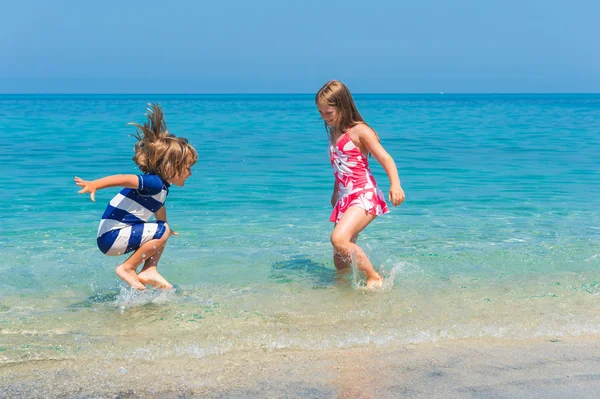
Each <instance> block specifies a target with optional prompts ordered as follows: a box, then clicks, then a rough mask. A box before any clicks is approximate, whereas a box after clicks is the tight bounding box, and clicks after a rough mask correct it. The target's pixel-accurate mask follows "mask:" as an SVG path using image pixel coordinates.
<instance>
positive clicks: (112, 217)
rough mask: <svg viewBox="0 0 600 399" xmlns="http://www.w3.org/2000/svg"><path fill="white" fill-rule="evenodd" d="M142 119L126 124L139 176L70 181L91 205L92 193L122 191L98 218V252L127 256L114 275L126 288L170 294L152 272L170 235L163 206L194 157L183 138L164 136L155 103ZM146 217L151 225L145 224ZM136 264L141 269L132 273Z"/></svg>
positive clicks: (166, 284)
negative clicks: (133, 128) (133, 131)
mask: <svg viewBox="0 0 600 399" xmlns="http://www.w3.org/2000/svg"><path fill="white" fill-rule="evenodd" d="M146 116H147V117H148V121H147V122H146V123H145V124H144V126H141V125H138V124H136V123H131V124H132V125H134V126H136V127H137V128H138V132H137V135H136V136H135V137H136V138H137V140H138V142H137V143H136V145H135V155H134V156H133V161H134V162H135V163H136V164H137V166H138V167H139V168H140V170H141V171H142V174H139V175H113V176H107V177H103V178H101V179H98V180H94V181H86V180H83V179H80V178H79V177H75V184H77V185H78V186H80V187H82V189H81V191H79V194H84V193H89V194H90V198H91V200H92V201H95V198H94V197H95V193H96V191H97V190H100V189H103V188H107V187H124V188H123V190H121V192H119V194H117V195H116V196H115V197H114V198H113V199H112V200H111V201H110V203H109V204H108V206H107V208H106V210H105V211H104V215H102V220H101V221H100V226H99V227H98V237H97V243H98V247H99V248H100V250H101V251H102V252H103V253H105V254H106V255H109V256H116V255H122V254H126V253H129V252H132V251H133V254H132V255H131V256H130V257H129V259H127V260H126V261H125V262H124V263H122V264H121V265H119V266H117V268H116V270H115V271H116V273H117V275H118V276H119V277H121V278H122V279H123V280H125V282H127V283H128V284H129V285H130V286H131V287H133V288H135V289H138V290H144V289H146V284H148V285H150V286H152V287H155V288H160V289H172V288H173V286H172V285H171V284H170V283H169V282H168V281H167V280H166V279H165V278H164V277H163V276H161V275H160V274H159V273H158V271H157V266H158V261H159V260H160V256H161V255H162V252H163V250H164V248H165V245H166V243H167V239H168V238H169V236H170V235H176V233H175V232H174V231H173V230H171V229H170V228H169V225H168V224H167V211H166V209H165V206H164V204H165V201H166V198H167V194H168V193H169V187H170V186H171V184H174V185H176V186H183V185H184V184H185V181H186V179H187V178H188V177H190V176H191V175H192V172H191V170H190V168H191V167H192V166H193V165H194V164H195V163H196V161H197V160H198V154H197V153H196V150H195V149H194V147H192V146H191V145H190V144H189V143H188V141H187V140H186V139H184V138H182V137H175V136H174V135H173V134H170V133H169V132H168V130H167V125H166V124H165V121H164V118H163V112H162V109H161V108H160V107H159V105H158V104H155V105H152V106H151V108H148V113H147V115H146ZM152 216H154V218H155V221H154V222H149V220H150V218H151V217H152ZM142 262H143V263H144V266H143V267H142V269H141V271H140V273H139V274H137V268H138V266H139V265H140V264H141V263H142Z"/></svg>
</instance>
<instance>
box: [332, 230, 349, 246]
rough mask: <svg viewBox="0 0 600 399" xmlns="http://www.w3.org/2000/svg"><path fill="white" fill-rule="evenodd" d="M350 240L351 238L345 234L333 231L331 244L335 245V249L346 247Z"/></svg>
mask: <svg viewBox="0 0 600 399" xmlns="http://www.w3.org/2000/svg"><path fill="white" fill-rule="evenodd" d="M349 242H350V240H349V239H348V237H346V236H345V235H344V234H339V233H337V232H335V231H334V232H333V233H331V245H333V247H334V248H335V249H343V248H346V247H347V246H348V243H349Z"/></svg>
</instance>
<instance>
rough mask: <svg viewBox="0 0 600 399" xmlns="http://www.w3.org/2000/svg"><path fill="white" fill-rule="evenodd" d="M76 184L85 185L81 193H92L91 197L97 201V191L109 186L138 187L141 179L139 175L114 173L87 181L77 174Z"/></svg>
mask: <svg viewBox="0 0 600 399" xmlns="http://www.w3.org/2000/svg"><path fill="white" fill-rule="evenodd" d="M75 184H77V185H78V186H79V187H83V188H82V189H81V190H80V191H79V194H85V193H90V199H91V200H92V201H94V202H95V201H96V199H95V198H94V197H95V195H96V191H97V190H100V189H103V188H107V187H126V188H134V189H137V188H138V187H139V180H138V177H137V175H112V176H106V177H103V178H101V179H98V180H94V181H87V180H83V179H81V178H79V177H77V176H75Z"/></svg>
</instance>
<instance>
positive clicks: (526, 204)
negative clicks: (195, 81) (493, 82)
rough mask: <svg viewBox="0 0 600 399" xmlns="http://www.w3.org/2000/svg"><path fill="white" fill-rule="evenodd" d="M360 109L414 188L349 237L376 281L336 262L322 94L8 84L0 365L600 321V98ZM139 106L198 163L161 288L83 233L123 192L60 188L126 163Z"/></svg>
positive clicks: (441, 99)
mask: <svg viewBox="0 0 600 399" xmlns="http://www.w3.org/2000/svg"><path fill="white" fill-rule="evenodd" d="M356 100H357V105H358V107H359V109H360V111H361V113H362V114H363V116H364V117H365V119H366V120H367V121H368V122H369V123H370V124H371V125H372V126H373V127H374V128H375V129H376V130H377V132H378V134H379V135H380V137H381V141H382V143H383V144H384V146H385V148H386V149H387V150H388V151H389V152H390V154H391V155H392V156H393V157H394V159H395V160H396V162H397V164H398V167H399V170H400V175H401V178H402V182H403V186H404V189H405V191H406V194H407V200H406V203H405V204H403V205H402V206H401V207H399V208H394V209H392V211H391V213H390V214H388V215H385V216H382V217H380V218H378V219H377V220H376V221H375V222H374V223H373V224H372V225H371V226H369V227H368V228H367V230H366V231H365V232H364V233H363V234H362V235H361V237H360V239H359V244H361V245H362V246H363V248H364V249H365V250H366V252H367V253H368V254H369V256H370V257H371V259H372V261H373V263H374V264H375V265H376V267H377V268H379V270H381V272H382V273H383V274H384V276H386V277H387V282H386V287H385V289H384V290H382V291H381V292H376V293H368V292H364V291H362V290H361V289H360V286H361V285H363V284H364V281H362V280H361V279H357V278H355V277H354V276H352V275H339V274H338V273H336V272H335V270H334V267H333V264H332V260H331V248H330V244H329V233H330V231H331V228H332V226H331V223H330V222H328V218H329V213H330V208H329V205H328V204H329V198H330V195H331V186H332V180H333V176H332V172H331V170H330V166H329V160H328V156H327V148H326V147H327V144H326V134H325V131H324V130H323V127H322V123H321V122H320V121H319V117H318V113H317V112H316V110H315V107H314V105H313V103H312V96H310V95H288V96H284V95H281V96H280V95H277V96H267V95H260V96H259V95H256V96H225V95H222V96H217V95H215V96H164V95H162V96H146V95H144V96H135V95H131V96H91V95H90V96H0V132H2V133H0V134H2V142H3V145H2V146H1V147H0V167H1V168H2V170H4V171H9V172H8V173H7V172H5V173H4V178H3V181H2V183H1V184H0V201H2V207H3V211H4V212H3V217H2V221H3V232H1V233H0V246H1V248H2V259H0V276H1V277H2V278H1V279H0V362H1V363H3V364H15V363H20V362H30V361H34V360H35V361H38V360H49V359H59V360H60V359H62V360H66V359H76V360H84V359H86V358H89V359H98V358H100V359H132V358H133V359H150V360H152V359H153V360H157V359H161V358H165V359H167V358H172V357H173V356H175V357H188V358H196V359H198V358H206V357H218V356H220V355H223V354H226V353H228V354H232V353H233V354H235V353H240V354H252V353H255V354H258V353H265V352H273V353H277V351H279V350H288V349H296V350H328V349H336V348H362V347H368V346H373V345H375V346H377V347H387V346H393V345H402V344H407V343H423V342H435V341H441V340H448V339H457V338H472V337H500V338H507V339H522V338H531V337H558V336H569V335H584V334H597V333H598V332H600V331H599V330H600V328H599V327H598V326H600V312H598V311H597V308H598V307H597V303H598V294H599V293H600V278H599V277H598V274H597V269H598V267H599V266H600V256H599V255H600V249H599V246H598V242H599V241H600V228H599V227H598V226H600V223H599V222H600V212H599V211H598V209H600V207H599V205H600V179H599V177H600V168H599V167H598V165H599V164H598V154H600V138H599V137H598V135H597V133H598V131H599V129H600V107H599V105H600V96H599V95H443V96H440V95H435V96H433V95H431V96H428V95H381V96H378V95H362V96H357V97H356ZM149 101H160V103H161V105H162V106H163V107H164V110H165V114H166V118H167V123H168V126H169V129H170V131H172V132H173V133H175V134H177V135H182V136H185V137H187V138H189V140H190V141H191V143H192V144H194V145H195V146H196V148H197V149H198V151H199V154H200V161H199V162H198V164H197V165H196V166H195V167H194V169H193V173H194V175H193V176H192V177H191V178H190V179H189V180H188V182H187V183H186V186H185V187H184V188H178V187H174V188H173V189H172V190H171V193H170V194H169V198H168V201H167V209H168V215H169V216H168V218H169V222H170V224H171V226H172V227H173V228H174V229H175V230H176V231H178V232H179V233H180V235H179V236H177V237H173V238H171V239H170V240H169V243H168V246H167V250H166V252H165V254H164V255H163V258H162V259H161V264H160V267H159V269H160V270H161V272H162V273H163V274H164V276H165V277H166V278H167V279H168V280H169V281H170V282H172V283H173V284H174V285H175V287H176V290H175V292H172V293H159V292H156V291H151V290H149V291H148V292H145V293H134V292H132V291H131V290H129V289H128V288H127V287H125V286H124V285H123V284H122V283H121V282H120V280H119V279H118V278H117V277H116V276H115V275H114V272H113V270H114V266H116V265H117V264H118V262H119V261H120V260H121V258H108V257H105V256H104V255H102V254H101V253H100V252H99V250H98V249H97V248H96V245H95V233H96V229H97V224H98V221H99V218H100V216H101V215H102V212H103V210H104V207H105V206H106V202H107V201H109V200H110V198H112V196H113V195H114V193H115V192H116V191H117V190H111V189H107V190H104V191H103V192H100V193H98V194H97V196H96V200H97V202H96V203H92V202H91V201H89V199H88V198H87V197H85V196H78V195H77V187H76V186H75V185H74V184H73V182H72V179H73V176H74V175H77V176H80V177H82V178H84V179H94V178H98V177H101V176H104V175H108V174H114V173H136V168H135V165H134V164H133V162H132V161H131V156H132V147H133V143H134V139H133V138H132V137H130V136H128V135H129V134H131V133H133V130H132V128H130V127H127V126H125V123H127V122H130V121H135V122H142V121H143V112H144V109H145V104H146V103H147V102H149ZM371 162H372V163H373V171H374V173H375V176H376V178H377V180H378V182H379V184H380V186H381V187H382V188H383V190H384V192H385V191H387V189H388V187H389V185H388V182H387V178H386V176H385V173H384V172H383V170H382V168H381V167H380V166H379V165H376V162H375V161H374V160H371Z"/></svg>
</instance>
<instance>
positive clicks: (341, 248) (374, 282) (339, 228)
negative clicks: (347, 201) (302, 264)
mask: <svg viewBox="0 0 600 399" xmlns="http://www.w3.org/2000/svg"><path fill="white" fill-rule="evenodd" d="M375 217H376V216H375V215H371V214H368V213H367V212H365V210H364V209H362V208H359V207H356V206H353V207H350V208H349V209H348V210H347V211H346V213H344V216H342V219H341V220H340V221H339V222H338V224H337V225H336V226H335V228H334V229H333V232H332V233H331V243H332V244H333V248H334V250H335V253H336V255H338V256H339V258H341V259H342V261H341V262H347V263H348V264H349V262H350V260H352V259H354V261H355V263H356V266H358V268H359V269H360V270H362V272H363V273H365V275H366V276H367V287H368V288H376V287H380V286H381V285H382V284H383V279H382V278H381V276H380V275H379V273H377V272H376V271H375V269H374V268H373V265H372V264H371V261H370V260H369V258H368V257H367V255H366V254H365V252H364V251H363V250H362V248H361V247H359V246H358V245H356V244H355V241H356V240H354V242H353V240H352V239H353V238H354V237H355V236H358V233H360V232H361V231H363V229H364V228H365V227H367V226H368V225H369V223H371V222H372V221H373V220H374V219H375ZM334 262H335V258H334ZM343 264H344V263H340V265H343ZM336 267H337V264H336Z"/></svg>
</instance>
